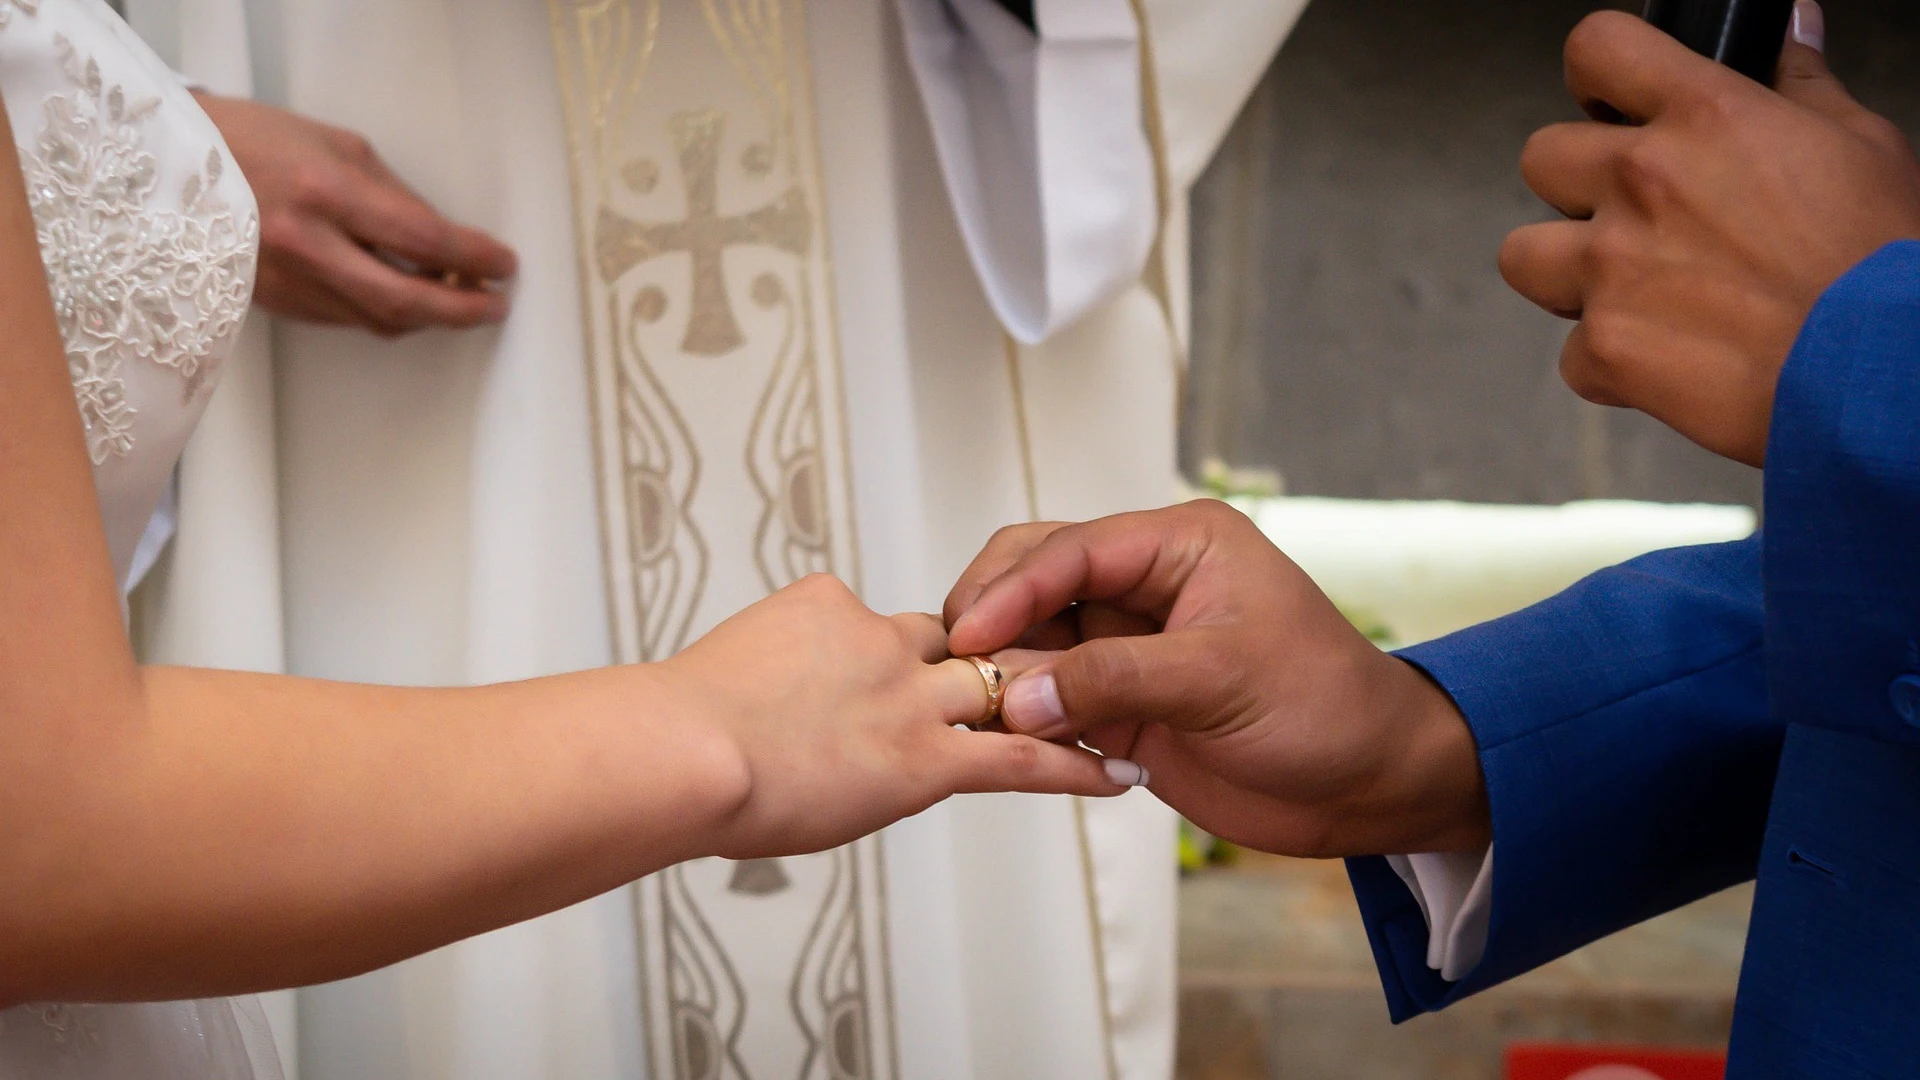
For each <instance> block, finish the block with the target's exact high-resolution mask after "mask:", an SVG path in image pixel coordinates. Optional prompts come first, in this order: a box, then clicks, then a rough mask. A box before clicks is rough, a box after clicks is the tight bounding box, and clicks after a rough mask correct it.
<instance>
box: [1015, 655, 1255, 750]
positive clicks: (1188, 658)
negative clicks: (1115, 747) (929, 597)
mask: <svg viewBox="0 0 1920 1080" xmlns="http://www.w3.org/2000/svg"><path fill="white" fill-rule="evenodd" d="M1217 637H1218V634H1217V633H1216V632H1213V631H1210V630H1180V631H1173V632H1171V633H1165V634H1155V635H1152V636H1149V637H1127V638H1101V639H1099V640H1096V641H1090V642H1088V643H1086V644H1085V645H1081V646H1079V647H1078V648H1075V649H1073V650H1071V651H1070V652H1068V653H1067V654H1066V655H1065V656H1063V657H1061V658H1060V660H1058V661H1057V662H1055V663H1053V664H1051V665H1048V666H1047V667H1044V668H1041V669H1038V670H1036V671H1034V672H1032V673H1031V674H1028V675H1024V676H1021V677H1020V678H1019V679H1016V680H1015V681H1014V683H1013V685H1012V686H1010V687H1008V688H1007V696H1006V703H1005V707H1004V708H1003V710H1002V716H1003V719H1004V720H1005V722H1006V725H1007V727H1008V728H1010V729H1012V730H1014V731H1018V732H1021V733H1023V734H1027V735H1032V736H1034V737H1035V738H1041V739H1060V738H1064V737H1067V736H1073V735H1079V734H1081V733H1084V732H1086V731H1087V730H1088V729H1090V728H1097V727H1101V726H1104V725H1108V724H1124V723H1140V724H1165V725H1167V726H1168V727H1172V728H1176V729H1182V730H1194V729H1198V728H1201V727H1204V726H1207V724H1208V723H1210V722H1211V721H1212V720H1213V719H1215V718H1217V717H1218V716H1220V714H1221V713H1222V712H1223V711H1225V709H1226V707H1227V705H1228V703H1229V701H1230V700H1231V698H1232V697H1233V695H1234V694H1235V693H1236V692H1237V680H1236V679H1235V678H1234V672H1233V669H1232V667H1231V666H1230V664H1229V662H1228V661H1227V659H1226V658H1227V657H1228V656H1229V655H1230V654H1229V652H1228V651H1227V649H1226V648H1225V647H1224V643H1222V642H1220V641H1218V640H1216V638H1217Z"/></svg>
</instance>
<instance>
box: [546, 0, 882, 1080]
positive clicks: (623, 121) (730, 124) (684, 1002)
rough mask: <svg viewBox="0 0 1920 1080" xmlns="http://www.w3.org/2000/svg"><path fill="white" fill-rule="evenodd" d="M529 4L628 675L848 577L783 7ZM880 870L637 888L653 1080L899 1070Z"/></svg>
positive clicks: (803, 111) (790, 36)
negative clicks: (696, 639) (811, 582)
mask: <svg viewBox="0 0 1920 1080" xmlns="http://www.w3.org/2000/svg"><path fill="white" fill-rule="evenodd" d="M548 10H549V14H550V17H551V25H552V29H553V35H554V44H555V52H556V58H557V67H558V71H559V77H560V80H561V86H562V91H563V100H564V102H565V105H566V111H567V127H568V133H569V144H570V148H571V151H572V155H573V167H574V199H575V204H576V205H575V221H576V228H577V232H578V241H579V245H580V252H581V260H582V262H581V280H582V292H583V296H582V318H583V320H584V325H585V330H586V339H587V344H588V349H589V352H590V358H589V361H590V366H591V370H590V374H591V379H590V382H591V384H592V386H593V387H594V395H595V399H594V403H593V410H594V415H595V418H596V443H597V445H598V448H599V449H598V453H597V459H598V465H599V470H600V490H601V493H602V528H603V532H604V538H605V548H606V554H607V567H608V583H609V592H610V597H609V600H610V602H609V608H610V618H611V623H612V629H613V634H614V641H615V643H616V649H617V653H618V657H619V659H621V660H623V661H641V660H656V659H663V658H665V657H667V656H670V655H672V653H673V652H675V651H677V650H678V649H679V648H680V647H681V646H683V645H684V644H686V643H687V642H688V641H690V640H691V638H692V637H693V636H694V635H695V634H697V633H700V632H703V631H704V630H705V629H707V628H708V627H710V626H711V625H713V623H714V622H716V621H718V619H719V618H721V617H724V616H725V615H727V614H730V613H731V609H733V608H737V607H739V606H741V605H742V604H744V603H746V602H749V601H751V600H752V599H756V598H758V597H759V596H762V595H765V594H766V593H767V592H771V591H773V590H775V589H778V588H781V587H783V586H785V585H787V584H789V583H791V582H793V581H795V580H797V579H798V578H800V577H803V576H805V575H806V574H809V573H814V572H829V573H839V574H841V575H842V576H843V577H847V578H848V579H849V580H850V581H855V572H856V570H857V566H856V563H857V556H856V550H855V547H854V543H855V537H854V534H853V523H852V508H851V490H850V489H851V484H850V482H849V479H848V476H847V473H846V461H845V458H846V449H845V448H846V431H845V424H844V420H843V409H842V404H841V399H840V397H839V395H838V379H839V371H838V353H837V347H836V345H835V342H834V327H833V321H832V310H831V307H832V286H831V267H830V264H829V262H828V258H827V253H826V239H825V236H826V233H825V222H824V220H823V217H822V214H821V212H820V206H821V196H820V190H821V189H820V179H819V168H818V164H817V161H816V158H815V156H814V150H813V135H812V129H811V124H812V112H811V109H812V106H811V102H810V98H809V96H808V95H809V93H810V90H811V87H810V79H809V77H808V76H807V74H806V72H807V67H806V61H805V56H804V52H805V49H806V47H807V43H806V35H805V31H804V26H805V22H804V10H803V5H800V4H796V3H793V2H792V0H787V3H785V4H783V3H781V2H780V0H701V2H700V3H698V4H697V5H696V4H693V3H686V4H681V3H662V2H661V0H548ZM669 70H671V71H672V72H674V74H672V75H669V74H668V73H667V72H668V71H669ZM855 584H856V587H857V581H855ZM878 860H879V847H878V841H868V842H864V843H862V844H860V845H856V846H854V847H852V848H847V849H843V850H840V851H834V852H827V853H824V854H821V855H814V856H809V857H806V858H803V859H783V860H755V861H750V862H745V863H738V864H719V863H716V861H712V860H709V861H706V862H699V863H693V864H689V865H685V866H680V867H675V868H673V869H670V870H668V871H665V872H663V873H661V874H659V875H656V876H655V877H654V878H652V879H650V880H648V881H646V882H643V883H642V884H641V886H640V887H639V890H638V898H637V906H638V919H639V923H640V935H639V939H640V947H641V953H642V955H641V967H642V971H641V980H640V989H641V998H642V1001H641V1007H642V1010H643V1012H644V1014H645V1015H644V1017H643V1022H644V1028H645V1039H646V1047H647V1054H648V1057H649V1061H650V1067H651V1069H652V1071H653V1074H654V1075H657V1076H660V1077H662V1078H663V1080H665V1078H668V1077H671V1078H673V1080H765V1078H774V1077H778V1078H780V1080H788V1078H798V1080H888V1078H890V1077H892V1076H894V1075H895V1073H896V1072H897V1069H896V1068H895V1067H894V1066H893V1065H892V1062H893V1060H894V1059H893V1053H892V1038H893V1033H892V1024H891V1021H890V1017H891V1012H890V1009H891V1004H890V1002H888V1001H886V1000H885V998H886V972H885V962H886V957H885V942H884V926H883V922H884V902H883V898H882V897H881V895H880V882H879V871H878V865H879V864H878Z"/></svg>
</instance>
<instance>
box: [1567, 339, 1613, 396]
mask: <svg viewBox="0 0 1920 1080" xmlns="http://www.w3.org/2000/svg"><path fill="white" fill-rule="evenodd" d="M1582 336H1585V335H1582ZM1560 378H1561V381H1563V382H1565V383H1566V384H1567V389H1569V390H1572V391H1573V392H1574V394H1575V395H1577V396H1579V397H1580V398H1581V399H1582V400H1585V401H1590V402H1593V403H1594V404H1596V405H1611V404H1613V403H1614V398H1613V394H1612V392H1611V391H1610V389H1609V379H1608V372H1607V370H1606V367H1605V365H1603V364H1601V363H1600V362H1599V361H1598V360H1597V359H1596V357H1595V356H1594V354H1593V351H1592V349H1591V348H1590V347H1585V346H1583V345H1582V344H1579V343H1577V340H1569V341H1568V343H1567V348H1566V349H1565V350H1564V351H1563V352H1562V353H1561V354H1560Z"/></svg>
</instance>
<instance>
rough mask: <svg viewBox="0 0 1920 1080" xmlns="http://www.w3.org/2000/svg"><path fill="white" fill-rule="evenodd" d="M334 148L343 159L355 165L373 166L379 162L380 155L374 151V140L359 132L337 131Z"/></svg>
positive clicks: (334, 137) (334, 136)
mask: <svg viewBox="0 0 1920 1080" xmlns="http://www.w3.org/2000/svg"><path fill="white" fill-rule="evenodd" d="M333 148H334V151H335V152H336V153H338V154H339V155H340V156H341V157H343V158H345V159H347V160H348V161H350V162H352V163H354V164H355V165H371V164H373V163H374V162H375V161H377V160H379V154H377V153H376V152H375V151H374V149H373V140H371V139H369V138H367V137H366V136H365V135H362V134H360V133H359V132H357V131H346V130H344V129H336V130H335V132H334V135H333Z"/></svg>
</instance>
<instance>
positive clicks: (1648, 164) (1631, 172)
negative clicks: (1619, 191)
mask: <svg viewBox="0 0 1920 1080" xmlns="http://www.w3.org/2000/svg"><path fill="white" fill-rule="evenodd" d="M1674 165H1675V162H1674V160H1673V155H1672V154H1671V153H1669V152H1668V151H1667V149H1666V147H1664V146H1663V145H1662V144H1661V143H1660V142H1659V141H1658V140H1656V139H1636V140H1635V141H1634V143H1633V145H1631V146H1629V147H1627V148H1626V149H1625V150H1622V151H1620V153H1619V155H1618V156H1617V157H1616V159H1615V162H1614V169H1615V172H1616V175H1617V176H1618V177H1619V181H1620V186H1621V187H1622V188H1623V189H1624V190H1626V191H1627V192H1628V193H1629V194H1631V195H1633V196H1635V197H1637V198H1639V199H1640V200H1642V201H1643V202H1655V201H1664V200H1665V199H1666V198H1667V197H1668V196H1669V195H1670V193H1671V192H1672V190H1673V178H1674V175H1675V170H1674Z"/></svg>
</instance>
